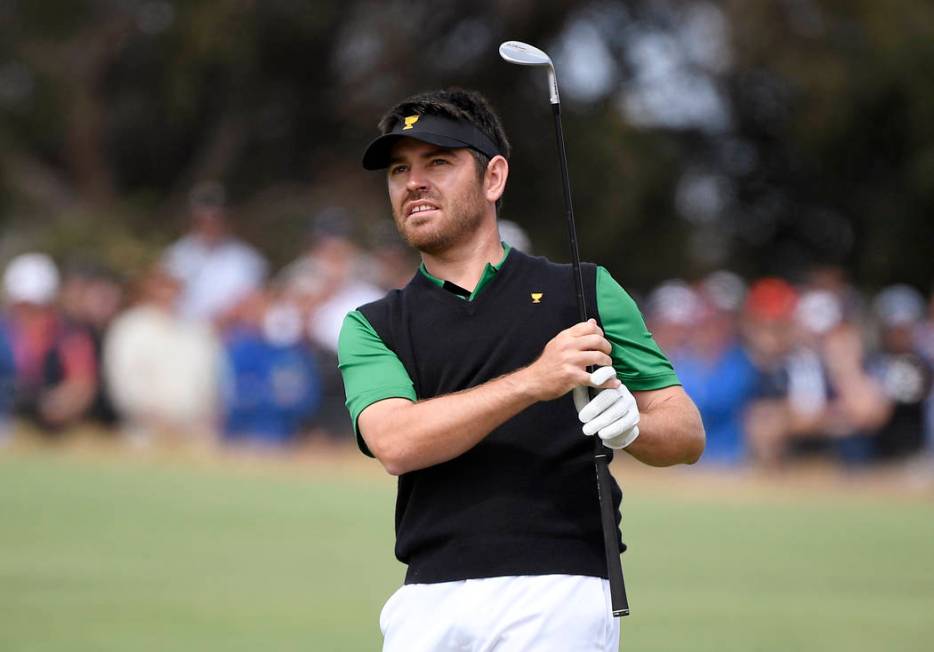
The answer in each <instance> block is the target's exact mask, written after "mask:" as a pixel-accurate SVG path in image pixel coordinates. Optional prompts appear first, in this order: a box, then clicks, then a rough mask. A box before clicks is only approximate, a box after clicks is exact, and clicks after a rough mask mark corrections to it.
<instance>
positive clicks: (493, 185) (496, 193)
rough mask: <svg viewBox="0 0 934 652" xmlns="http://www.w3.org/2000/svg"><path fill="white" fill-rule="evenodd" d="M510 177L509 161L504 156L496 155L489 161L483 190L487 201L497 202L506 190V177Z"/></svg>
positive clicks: (484, 176)
mask: <svg viewBox="0 0 934 652" xmlns="http://www.w3.org/2000/svg"><path fill="white" fill-rule="evenodd" d="M508 177H509V162H508V161H507V160H506V159H505V158H503V157H502V156H499V155H497V156H494V157H493V158H491V159H490V162H489V163H487V166H486V173H485V174H484V175H483V192H484V194H485V195H486V199H487V201H490V202H493V203H496V202H497V201H499V198H500V197H502V196H503V192H505V190H506V179H507V178H508Z"/></svg>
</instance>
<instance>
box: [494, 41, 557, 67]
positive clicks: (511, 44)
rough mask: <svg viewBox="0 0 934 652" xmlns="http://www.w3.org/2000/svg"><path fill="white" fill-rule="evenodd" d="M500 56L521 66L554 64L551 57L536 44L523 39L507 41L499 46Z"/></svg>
mask: <svg viewBox="0 0 934 652" xmlns="http://www.w3.org/2000/svg"><path fill="white" fill-rule="evenodd" d="M499 56H501V57H502V58H503V59H505V60H506V61H508V62H509V63H515V64H517V65H520V66H552V63H551V57H549V56H548V55H547V54H545V53H544V52H542V51H541V50H539V49H538V48H537V47H535V46H534V45H529V44H528V43H523V42H522V41H506V42H504V43H501V44H500V46H499Z"/></svg>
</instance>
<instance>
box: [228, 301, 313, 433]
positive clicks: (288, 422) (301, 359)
mask: <svg viewBox="0 0 934 652" xmlns="http://www.w3.org/2000/svg"><path fill="white" fill-rule="evenodd" d="M303 331H304V328H303V320H302V315H301V312H300V311H299V310H298V308H297V307H295V306H294V305H291V304H289V303H287V302H284V301H278V302H276V301H273V300H271V298H270V297H269V296H268V295H267V293H265V292H263V291H259V290H257V291H255V292H253V293H251V294H250V295H248V296H247V297H246V298H244V299H242V300H241V301H240V303H239V305H238V306H237V308H236V309H235V311H234V315H233V320H232V323H231V325H230V326H229V327H228V329H227V332H226V333H225V336H224V348H225V350H226V352H227V367H228V373H227V376H228V377H227V382H226V387H225V392H224V408H225V410H224V411H225V415H224V429H223V436H224V439H225V440H226V441H227V442H228V443H234V444H244V445H257V446H281V445H284V444H288V443H292V442H294V441H295V439H296V437H297V435H298V434H299V433H300V431H301V430H302V428H303V427H305V426H307V425H308V424H309V422H310V420H311V418H312V417H313V416H314V413H315V410H316V409H317V408H318V405H319V403H320V401H321V386H320V380H319V377H318V370H317V366H316V364H315V360H314V358H313V357H312V353H311V351H310V349H309V348H308V347H307V346H306V344H305V342H304V341H303V338H302V336H303Z"/></svg>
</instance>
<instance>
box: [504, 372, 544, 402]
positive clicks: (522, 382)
mask: <svg viewBox="0 0 934 652" xmlns="http://www.w3.org/2000/svg"><path fill="white" fill-rule="evenodd" d="M503 380H505V381H506V382H507V383H508V385H509V388H510V393H512V394H514V395H515V396H516V397H517V398H519V399H520V400H521V401H523V402H525V403H528V404H529V405H531V404H532V403H536V402H538V401H539V400H541V399H540V398H539V397H538V393H537V391H536V387H537V386H536V383H535V374H534V372H533V371H532V368H531V366H529V367H523V368H521V369H518V370H516V371H514V372H512V373H511V374H507V375H506V376H504V377H503Z"/></svg>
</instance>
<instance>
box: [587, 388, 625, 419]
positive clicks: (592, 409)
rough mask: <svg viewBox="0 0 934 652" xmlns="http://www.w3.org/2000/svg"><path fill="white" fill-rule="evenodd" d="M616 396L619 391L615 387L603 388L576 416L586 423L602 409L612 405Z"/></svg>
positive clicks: (600, 412) (617, 396)
mask: <svg viewBox="0 0 934 652" xmlns="http://www.w3.org/2000/svg"><path fill="white" fill-rule="evenodd" d="M618 398H619V392H617V391H616V390H615V389H605V390H603V391H602V392H600V393H599V394H597V395H596V397H594V399H593V400H592V401H590V402H589V403H588V404H587V405H585V406H584V408H583V409H582V410H580V413H579V414H578V416H579V417H580V420H581V423H587V422H588V421H591V420H592V419H593V418H594V417H596V416H597V415H599V414H602V413H603V411H604V410H606V409H607V408H608V407H610V406H611V405H613V403H615V402H616V399H618Z"/></svg>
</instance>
